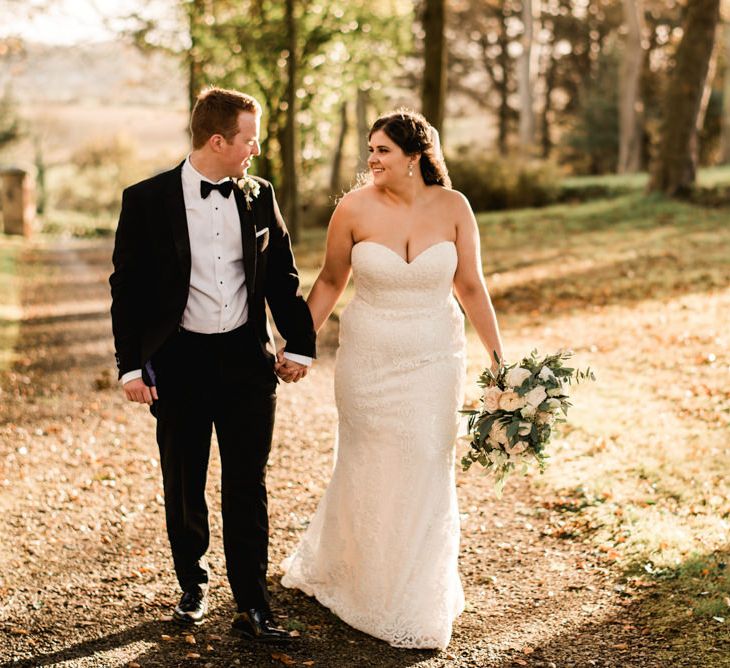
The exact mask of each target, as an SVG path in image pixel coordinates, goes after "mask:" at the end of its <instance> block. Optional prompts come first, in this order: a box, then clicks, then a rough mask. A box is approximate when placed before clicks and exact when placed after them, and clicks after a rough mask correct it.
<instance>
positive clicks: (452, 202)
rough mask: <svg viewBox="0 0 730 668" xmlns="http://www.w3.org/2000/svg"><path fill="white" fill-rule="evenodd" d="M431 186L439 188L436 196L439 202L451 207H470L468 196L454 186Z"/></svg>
mask: <svg viewBox="0 0 730 668" xmlns="http://www.w3.org/2000/svg"><path fill="white" fill-rule="evenodd" d="M431 187H432V188H437V189H438V190H437V192H436V198H437V201H438V202H439V203H441V204H444V205H446V206H448V207H449V208H453V207H459V208H461V207H469V200H467V199H466V197H465V196H464V195H463V194H462V193H460V192H459V191H458V190H453V189H452V188H444V186H431Z"/></svg>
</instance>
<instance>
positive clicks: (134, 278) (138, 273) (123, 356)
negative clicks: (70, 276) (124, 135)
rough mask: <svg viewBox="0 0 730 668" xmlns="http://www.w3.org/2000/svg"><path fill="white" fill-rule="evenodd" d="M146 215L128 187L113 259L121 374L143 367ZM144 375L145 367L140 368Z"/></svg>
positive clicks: (116, 340) (114, 314) (115, 330)
mask: <svg viewBox="0 0 730 668" xmlns="http://www.w3.org/2000/svg"><path fill="white" fill-rule="evenodd" d="M142 221H143V217H142V214H141V202H140V198H139V194H138V193H136V192H135V191H134V190H133V189H131V188H127V189H126V190H125V191H124V193H123V194H122V210H121V213H120V214H119V224H118V225H117V231H116V236H115V240H114V252H113V254H112V263H113V264H114V271H113V272H112V274H111V276H110V277H109V285H110V286H111V294H112V306H111V316H112V332H113V334H114V349H115V351H116V361H117V367H118V369H119V377H120V378H122V377H126V379H127V380H129V379H130V376H131V377H134V376H133V375H132V372H135V371H137V370H141V367H142V363H141V334H140V325H141V323H140V322H139V313H140V310H141V309H140V304H141V301H142V299H141V297H142V295H141V290H142V279H143V276H144V273H143V271H142V266H141V264H142V262H141V257H140V255H141V247H142V246H141V244H142V241H141V230H142V224H143V223H142ZM139 375H140V376H141V371H140V372H139Z"/></svg>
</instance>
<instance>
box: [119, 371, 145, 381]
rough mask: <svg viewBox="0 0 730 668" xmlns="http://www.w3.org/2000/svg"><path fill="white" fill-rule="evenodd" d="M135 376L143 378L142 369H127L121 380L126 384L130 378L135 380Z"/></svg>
mask: <svg viewBox="0 0 730 668" xmlns="http://www.w3.org/2000/svg"><path fill="white" fill-rule="evenodd" d="M135 378H142V369H135V370H134V371H127V373H125V374H124V375H123V376H122V377H121V378H120V379H119V382H120V383H121V384H122V385H124V383H128V382H129V381H130V380H134V379H135Z"/></svg>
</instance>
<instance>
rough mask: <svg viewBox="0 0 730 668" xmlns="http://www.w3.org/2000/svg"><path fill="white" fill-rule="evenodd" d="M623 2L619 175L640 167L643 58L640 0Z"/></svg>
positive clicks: (642, 18)
mask: <svg viewBox="0 0 730 668" xmlns="http://www.w3.org/2000/svg"><path fill="white" fill-rule="evenodd" d="M623 3H624V15H625V20H626V27H627V29H628V34H627V36H626V44H625V47H624V58H623V62H622V64H621V81H620V84H619V86H620V90H619V100H620V101H619V110H620V111H619V151H618V167H617V170H618V173H619V174H626V173H631V172H637V171H639V169H640V168H641V110H640V107H641V98H640V81H641V71H642V66H643V61H644V49H643V47H642V45H641V39H642V35H643V32H644V9H643V6H642V5H643V3H642V0H623Z"/></svg>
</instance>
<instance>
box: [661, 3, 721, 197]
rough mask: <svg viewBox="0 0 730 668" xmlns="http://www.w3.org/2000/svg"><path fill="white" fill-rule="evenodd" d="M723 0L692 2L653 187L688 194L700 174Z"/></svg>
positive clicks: (669, 93) (672, 82)
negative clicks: (702, 124)
mask: <svg viewBox="0 0 730 668" xmlns="http://www.w3.org/2000/svg"><path fill="white" fill-rule="evenodd" d="M719 20H720V0H690V2H689V4H688V6H687V16H686V18H685V21H684V30H683V35H682V41H681V42H680V43H679V47H678V48H677V55H676V65H675V67H674V71H673V72H672V75H671V79H670V82H669V88H668V90H667V94H666V99H665V103H664V110H665V115H664V122H663V124H662V132H661V140H660V145H659V151H658V154H657V159H656V163H655V165H654V169H653V172H652V180H651V184H650V188H651V189H652V190H655V191H661V192H664V193H666V194H667V195H670V196H680V197H681V196H685V195H687V194H689V192H691V190H692V186H693V185H694V183H695V178H696V173H697V156H698V147H697V134H698V132H697V119H698V117H699V115H700V111H701V106H702V99H703V93H704V90H705V85H706V80H707V76H708V71H709V69H710V59H711V57H712V53H713V50H714V46H715V35H716V32H717V25H718V22H719Z"/></svg>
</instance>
